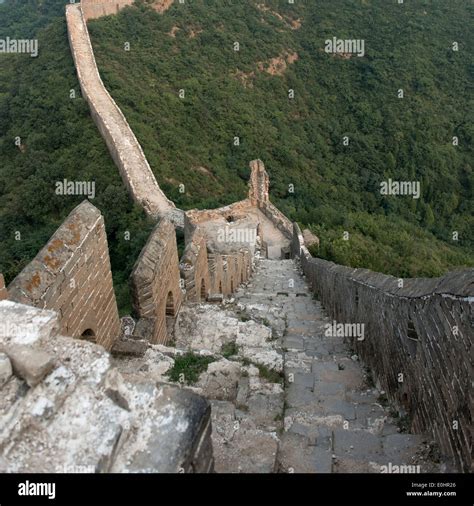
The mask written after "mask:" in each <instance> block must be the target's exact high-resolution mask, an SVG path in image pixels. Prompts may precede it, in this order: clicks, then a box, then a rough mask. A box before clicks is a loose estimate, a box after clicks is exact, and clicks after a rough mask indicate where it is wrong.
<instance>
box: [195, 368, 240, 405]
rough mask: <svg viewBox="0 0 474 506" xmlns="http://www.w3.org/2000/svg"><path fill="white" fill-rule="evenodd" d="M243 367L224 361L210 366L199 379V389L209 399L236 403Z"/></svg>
mask: <svg viewBox="0 0 474 506" xmlns="http://www.w3.org/2000/svg"><path fill="white" fill-rule="evenodd" d="M240 371H241V366H240V364H239V363H237V362H230V361H229V360H226V359H222V360H219V361H218V362H212V363H211V364H209V365H208V367H207V371H206V372H204V373H202V374H201V376H200V377H199V381H198V383H197V385H196V386H197V387H198V388H201V389H202V392H203V395H204V396H205V397H206V398H208V399H216V400H221V401H227V400H228V401H234V400H235V398H236V397H237V385H238V381H239V377H240Z"/></svg>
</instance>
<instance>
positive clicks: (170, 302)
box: [165, 291, 174, 317]
mask: <svg viewBox="0 0 474 506" xmlns="http://www.w3.org/2000/svg"><path fill="white" fill-rule="evenodd" d="M165 313H166V316H172V317H174V297H173V292H171V291H170V292H169V293H168V296H167V297H166V310H165Z"/></svg>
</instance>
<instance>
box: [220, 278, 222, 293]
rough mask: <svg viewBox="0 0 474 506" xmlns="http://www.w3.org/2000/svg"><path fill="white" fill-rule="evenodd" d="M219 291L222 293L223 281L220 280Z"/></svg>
mask: <svg viewBox="0 0 474 506" xmlns="http://www.w3.org/2000/svg"><path fill="white" fill-rule="evenodd" d="M219 293H222V281H219Z"/></svg>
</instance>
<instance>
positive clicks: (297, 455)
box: [115, 260, 440, 473]
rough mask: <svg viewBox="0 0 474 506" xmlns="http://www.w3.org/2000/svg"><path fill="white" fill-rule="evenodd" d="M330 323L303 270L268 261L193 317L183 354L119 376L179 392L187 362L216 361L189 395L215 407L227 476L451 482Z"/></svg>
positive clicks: (156, 357)
mask: <svg viewBox="0 0 474 506" xmlns="http://www.w3.org/2000/svg"><path fill="white" fill-rule="evenodd" d="M328 323H330V320H329V318H328V317H327V316H326V315H325V312H324V309H323V308H322V307H321V305H320V303H319V302H318V301H316V300H314V299H313V297H312V294H311V292H310V290H309V288H308V286H307V285H306V282H305V279H304V277H303V276H302V275H301V273H300V271H299V267H298V265H297V264H296V263H294V262H293V261H292V260H259V261H258V262H257V268H256V272H255V274H254V276H253V277H252V279H251V280H250V282H248V283H247V284H246V285H245V286H243V287H241V288H240V289H239V290H238V291H237V292H236V294H235V296H234V297H233V298H231V299H230V300H226V301H224V303H223V304H222V305H216V304H208V303H205V304H190V303H187V304H184V305H183V307H182V308H181V311H180V313H179V317H178V320H177V322H176V326H175V340H176V343H175V344H176V347H166V346H161V345H153V346H150V347H149V349H148V351H147V352H146V354H145V356H144V357H136V358H133V357H132V358H126V359H124V358H119V359H117V360H116V363H115V365H116V366H117V367H118V368H119V370H120V371H121V373H122V374H123V375H124V377H125V379H128V380H130V381H132V380H133V381H135V382H139V381H140V380H141V378H142V379H143V380H145V379H146V380H147V381H150V380H155V381H158V382H169V381H170V379H169V377H168V374H169V371H171V370H172V368H173V367H174V366H175V363H176V361H177V360H178V357H179V356H180V355H182V354H184V353H191V354H193V355H194V356H201V357H202V356H204V357H209V358H210V359H211V363H209V365H207V368H206V369H205V370H204V371H203V372H202V373H200V375H199V378H198V379H197V381H195V382H193V383H192V384H185V383H183V384H182V386H183V387H185V388H191V389H192V390H194V391H195V392H197V393H199V394H200V395H203V396H204V397H206V398H207V399H208V400H209V402H210V404H211V416H212V442H213V447H214V458H215V470H216V472H220V473H240V472H252V473H272V472H287V473H291V472H294V473H301V472H308V473H337V472H373V473H377V472H384V471H385V472H387V471H388V472H397V471H399V470H400V468H399V467H397V466H405V467H404V468H402V469H403V471H404V472H426V471H433V472H436V471H439V470H440V468H438V467H437V466H436V465H433V464H432V463H431V457H430V458H429V459H428V458H427V454H428V452H429V450H430V446H429V445H427V444H426V443H425V440H424V438H423V437H422V436H414V435H411V434H407V433H402V432H400V429H399V427H398V426H397V417H398V414H396V413H392V414H390V413H389V408H388V406H387V401H386V399H385V398H384V394H383V392H380V391H379V390H377V388H376V387H375V386H373V385H372V386H369V384H368V377H367V374H366V373H365V371H364V368H363V367H362V365H361V363H360V362H359V361H358V358H357V356H355V355H354V354H353V353H352V352H351V350H350V347H349V344H348V343H345V342H344V338H343V337H326V336H325V330H326V325H327V324H328ZM182 372H183V374H184V377H186V375H187V374H188V371H187V370H185V369H183V370H182ZM400 421H403V418H402V419H398V422H400ZM418 465H420V468H417V467H416V466H418ZM382 466H387V468H385V469H384V468H383V467H382ZM406 466H410V467H406Z"/></svg>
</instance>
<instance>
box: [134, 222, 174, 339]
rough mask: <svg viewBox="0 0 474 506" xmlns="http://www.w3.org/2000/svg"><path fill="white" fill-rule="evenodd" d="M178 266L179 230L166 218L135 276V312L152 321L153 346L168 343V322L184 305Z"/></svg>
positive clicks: (151, 239) (146, 251)
mask: <svg viewBox="0 0 474 506" xmlns="http://www.w3.org/2000/svg"><path fill="white" fill-rule="evenodd" d="M178 264H179V261H178V251H177V246H176V233H175V229H174V226H173V224H172V223H171V222H170V221H169V220H167V219H163V220H161V221H160V223H159V224H158V225H157V226H156V227H155V229H154V230H153V232H152V233H151V235H150V238H149V239H148V242H147V243H146V245H145V247H144V248H143V250H142V252H141V254H140V256H139V258H138V260H137V262H136V264H135V266H134V268H133V272H132V275H131V286H132V295H133V304H134V308H135V312H136V314H137V315H138V317H139V318H145V319H148V320H150V321H151V326H152V329H153V330H152V333H151V336H150V340H151V342H152V343H159V344H165V343H166V342H167V341H168V338H169V335H168V331H167V320H168V323H169V319H174V318H175V317H176V315H177V313H178V311H179V308H180V306H181V302H182V292H181V288H180V272H179V265H178Z"/></svg>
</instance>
